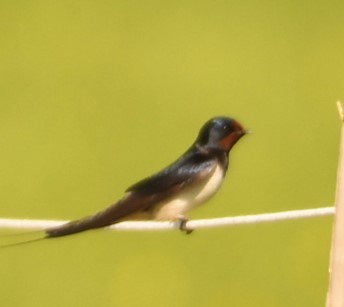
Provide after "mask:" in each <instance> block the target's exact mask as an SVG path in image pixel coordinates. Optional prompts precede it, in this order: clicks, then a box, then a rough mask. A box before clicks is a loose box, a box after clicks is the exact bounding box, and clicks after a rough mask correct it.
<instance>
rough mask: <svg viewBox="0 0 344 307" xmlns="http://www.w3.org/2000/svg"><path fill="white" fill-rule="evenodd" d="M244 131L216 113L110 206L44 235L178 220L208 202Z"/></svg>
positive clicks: (182, 225) (182, 222) (182, 223)
mask: <svg viewBox="0 0 344 307" xmlns="http://www.w3.org/2000/svg"><path fill="white" fill-rule="evenodd" d="M247 133H249V131H248V130H245V129H244V128H243V126H242V125H241V124H240V123H239V122H238V121H237V120H235V119H232V118H230V117H225V116H218V117H214V118H211V119H210V120H208V121H207V122H206V123H205V124H204V125H203V126H202V128H201V129H200V131H199V133H198V136H197V138H196V140H195V141H194V142H193V143H192V145H191V146H190V147H189V149H187V150H186V152H185V153H184V154H182V155H181V157H180V158H178V159H177V160H176V161H175V162H173V163H172V164H170V165H169V166H167V167H166V168H164V169H162V170H161V171H160V172H158V173H155V174H154V175H152V176H150V177H147V178H145V179H143V180H141V181H139V182H137V183H135V184H133V185H131V186H130V187H129V188H128V189H127V190H126V194H125V195H124V196H123V198H121V199H120V200H119V201H117V202H116V203H115V204H113V205H111V206H109V207H107V208H106V209H104V210H102V211H100V212H98V213H96V214H94V215H91V216H88V217H84V218H81V219H79V220H74V221H71V222H67V223H65V224H63V225H60V226H56V227H52V228H47V229H46V230H45V238H56V237H62V236H67V235H72V234H76V233H80V232H83V231H87V230H92V229H97V228H103V227H107V226H110V225H111V224H115V223H118V222H122V221H133V220H157V221H180V229H181V230H184V231H186V233H191V232H192V229H187V228H186V222H187V221H188V218H187V217H186V215H185V214H186V213H187V212H189V211H190V210H192V209H194V208H196V207H198V206H199V205H201V204H203V203H205V202H206V201H207V200H209V199H210V198H211V197H212V196H213V195H214V194H215V193H216V192H217V191H218V190H219V188H220V186H221V185H222V182H223V180H224V178H225V175H226V173H227V169H228V164H229V153H230V151H231V149H232V148H233V146H234V145H235V144H236V143H237V141H238V140H239V139H241V137H243V136H244V135H245V134H247Z"/></svg>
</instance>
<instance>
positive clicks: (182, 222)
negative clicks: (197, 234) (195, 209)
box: [178, 216, 194, 235]
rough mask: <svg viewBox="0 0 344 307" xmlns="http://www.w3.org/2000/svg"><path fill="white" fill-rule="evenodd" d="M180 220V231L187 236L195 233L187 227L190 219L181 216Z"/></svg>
mask: <svg viewBox="0 0 344 307" xmlns="http://www.w3.org/2000/svg"><path fill="white" fill-rule="evenodd" d="M178 220H179V229H180V230H181V231H184V232H185V234H187V235H189V234H191V233H192V232H193V231H194V230H193V229H190V228H188V227H187V226H186V223H187V222H188V221H189V219H188V218H187V217H186V216H179V217H178Z"/></svg>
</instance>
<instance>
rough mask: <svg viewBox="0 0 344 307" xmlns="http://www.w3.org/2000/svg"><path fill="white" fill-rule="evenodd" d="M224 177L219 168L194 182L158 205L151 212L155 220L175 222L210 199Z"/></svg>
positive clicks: (222, 171)
mask: <svg viewBox="0 0 344 307" xmlns="http://www.w3.org/2000/svg"><path fill="white" fill-rule="evenodd" d="M223 177H224V170H223V169H222V167H220V166H218V165H217V166H216V167H214V170H213V171H212V172H211V173H210V175H208V176H207V177H206V178H204V179H202V180H201V181H197V180H196V182H194V183H193V184H191V185H190V186H189V187H187V188H185V189H183V190H182V191H180V192H179V193H178V195H175V196H173V197H170V198H169V199H167V200H166V201H164V202H161V203H159V204H158V205H157V206H156V207H155V208H154V211H153V218H154V219H156V220H175V219H178V218H179V217H180V216H181V215H183V214H185V213H186V212H188V211H190V210H191V209H193V208H195V207H196V206H198V205H201V204H202V203H204V202H205V201H207V200H208V199H209V198H211V197H212V196H213V195H214V194H215V193H216V192H217V190H218V189H219V188H220V186H221V184H222V181H223Z"/></svg>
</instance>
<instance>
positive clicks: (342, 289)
mask: <svg viewBox="0 0 344 307" xmlns="http://www.w3.org/2000/svg"><path fill="white" fill-rule="evenodd" d="M337 107H338V111H339V116H340V119H341V121H342V128H341V139H340V152H339V163H338V173H337V188H336V200H335V203H336V214H335V221H334V228H333V237H332V250H331V260H330V285H329V289H328V293H327V307H344V108H343V104H342V103H341V102H340V101H338V102H337Z"/></svg>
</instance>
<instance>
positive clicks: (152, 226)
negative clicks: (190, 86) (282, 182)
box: [0, 207, 335, 231]
mask: <svg viewBox="0 0 344 307" xmlns="http://www.w3.org/2000/svg"><path fill="white" fill-rule="evenodd" d="M334 214H335V208H334V207H324V208H316V209H304V210H291V211H284V212H274V213H263V214H255V215H243V216H234V217H222V218H212V219H202V220H190V221H188V222H187V223H186V225H185V227H186V228H187V229H200V228H214V227H225V226H236V225H247V224H260V223H272V222H279V221H285V220H297V219H305V218H315V217H322V216H330V215H334ZM67 222H68V221H56V220H29V219H24V220H23V219H0V229H21V230H23V229H37V230H44V229H46V228H49V227H55V226H60V225H62V224H65V223H67ZM179 227H180V222H178V221H177V222H160V221H159V222H157V221H138V222H137V221H135V222H134V221H132V222H121V223H117V224H114V225H111V226H109V227H107V228H109V229H111V230H125V231H138V230H139V231H144V230H145V231H147V230H148V231H153V230H154V231H158V230H172V229H179Z"/></svg>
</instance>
